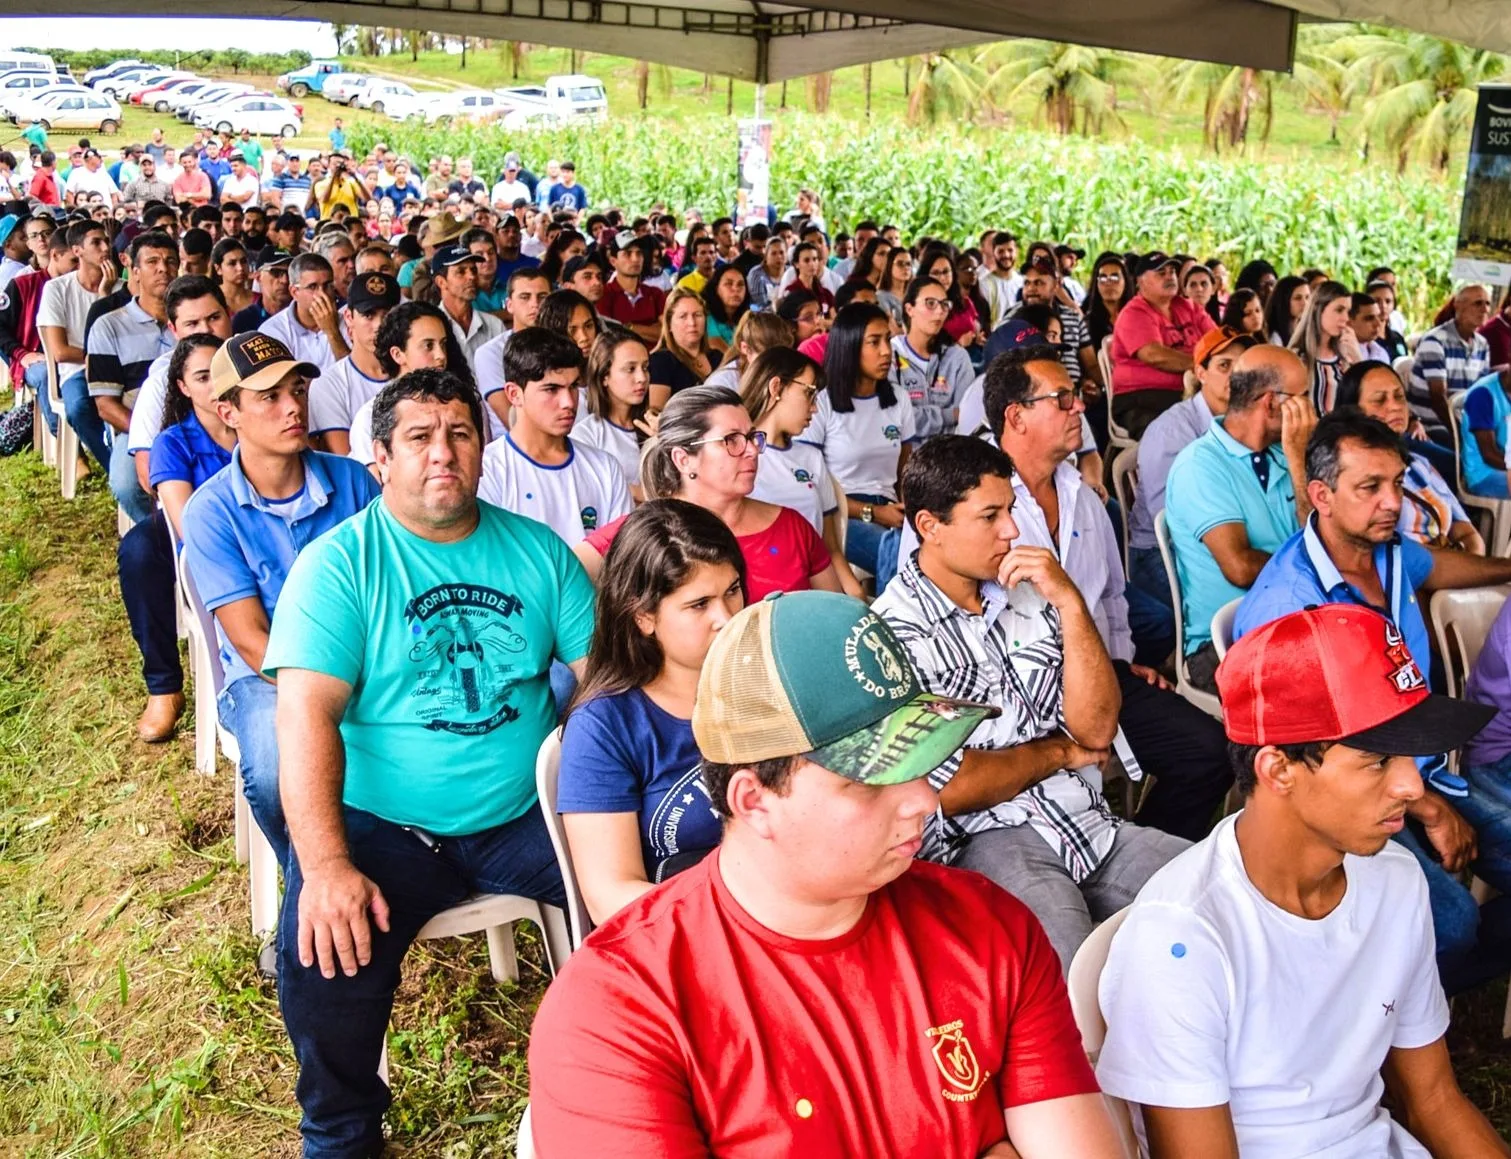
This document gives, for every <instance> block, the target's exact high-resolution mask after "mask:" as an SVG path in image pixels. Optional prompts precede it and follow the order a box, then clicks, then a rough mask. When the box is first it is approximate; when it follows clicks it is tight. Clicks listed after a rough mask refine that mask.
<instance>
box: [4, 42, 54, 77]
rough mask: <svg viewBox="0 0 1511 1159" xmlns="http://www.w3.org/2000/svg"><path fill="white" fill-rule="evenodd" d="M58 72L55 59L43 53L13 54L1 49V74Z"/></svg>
mask: <svg viewBox="0 0 1511 1159" xmlns="http://www.w3.org/2000/svg"><path fill="white" fill-rule="evenodd" d="M17 70H19V71H22V72H57V71H58V66H57V65H56V64H54V63H53V59H52V57H50V56H47V55H46V54H45V53H41V52H11V51H10V50H9V49H5V48H0V73H4V72H13V71H17Z"/></svg>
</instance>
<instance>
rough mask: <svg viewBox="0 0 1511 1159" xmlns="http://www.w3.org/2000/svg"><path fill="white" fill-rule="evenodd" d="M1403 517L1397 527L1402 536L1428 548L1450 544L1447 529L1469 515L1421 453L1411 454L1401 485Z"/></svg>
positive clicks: (1466, 518)
mask: <svg viewBox="0 0 1511 1159" xmlns="http://www.w3.org/2000/svg"><path fill="white" fill-rule="evenodd" d="M1402 491H1403V494H1402V497H1401V517H1400V519H1399V520H1397V522H1396V530H1397V531H1399V532H1400V533H1401V535H1402V537H1404V538H1406V539H1413V540H1416V542H1418V543H1420V544H1423V545H1425V546H1427V547H1447V546H1448V543H1449V540H1448V532H1449V531H1450V530H1451V529H1452V527H1453V525H1454V524H1455V523H1468V522H1469V516H1468V515H1467V514H1465V513H1464V506H1463V504H1461V503H1460V502H1459V501H1458V496H1456V495H1455V494H1454V493H1453V491H1452V490H1451V489H1450V488H1449V486H1448V484H1447V482H1446V481H1445V480H1444V479H1443V476H1442V475H1440V474H1438V470H1437V468H1436V467H1434V466H1433V465H1432V464H1431V463H1429V462H1428V461H1427V460H1426V459H1425V458H1423V457H1422V456H1421V455H1416V454H1414V455H1412V456H1411V463H1410V465H1409V466H1408V467H1407V468H1406V478H1405V480H1404V481H1403V484H1402Z"/></svg>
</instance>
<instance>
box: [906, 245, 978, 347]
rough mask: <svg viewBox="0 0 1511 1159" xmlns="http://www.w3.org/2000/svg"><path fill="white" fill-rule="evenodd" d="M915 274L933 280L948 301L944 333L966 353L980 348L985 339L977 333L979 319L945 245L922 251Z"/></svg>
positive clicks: (948, 247)
mask: <svg viewBox="0 0 1511 1159" xmlns="http://www.w3.org/2000/svg"><path fill="white" fill-rule="evenodd" d="M918 272H919V273H920V274H921V275H923V276H924V277H926V278H933V279H934V281H936V282H938V283H939V284H940V285H941V286H943V287H944V292H945V295H946V296H947V297H948V298H949V300H950V313H949V316H948V317H947V318H946V319H945V320H944V328H945V332H946V333H948V334H949V336H950V337H951V338H953V339H954V340H955V341H956V342H958V343H960V345H961V346H963V347H965V348H966V352H967V353H969V352H970V350H971V348H972V347H974V346H979V345H984V344H985V342H986V336H985V334H983V333H982V330H981V316H980V315H979V314H977V313H976V307H975V306H974V305H972V304H971V301H970V299H969V298H967V297H966V295H965V290H964V289H963V288H962V287H961V285H960V279H959V277H957V276H956V273H955V253H954V247H952V246H950V245H949V244H947V243H945V242H934V243H933V244H931V245H930V246H929V247H928V248H927V249H926V250H924V251H923V257H922V258H921V259H920V260H919V262H918Z"/></svg>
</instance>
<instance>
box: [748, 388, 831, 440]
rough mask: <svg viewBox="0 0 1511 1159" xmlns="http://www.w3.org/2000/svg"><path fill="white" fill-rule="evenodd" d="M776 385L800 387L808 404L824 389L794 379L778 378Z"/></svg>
mask: <svg viewBox="0 0 1511 1159" xmlns="http://www.w3.org/2000/svg"><path fill="white" fill-rule="evenodd" d="M777 383H778V384H779V385H781V386H800V387H802V388H803V393H804V394H805V395H807V396H808V401H809V402H812V401H813V400H814V399H816V398H817V397H818V396H819V395H820V394H822V393H823V390H824V388H823V387H821V386H814V385H813V384H812V383H807V382H799V381H798V380H797V379H795V378H779V379H777ZM739 453H740V452H739V451H736V452H735V454H737V455H738V454H739Z"/></svg>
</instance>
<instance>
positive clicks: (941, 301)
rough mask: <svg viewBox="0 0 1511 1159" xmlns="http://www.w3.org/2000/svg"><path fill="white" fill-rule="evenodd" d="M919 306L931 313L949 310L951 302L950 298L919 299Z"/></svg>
mask: <svg viewBox="0 0 1511 1159" xmlns="http://www.w3.org/2000/svg"><path fill="white" fill-rule="evenodd" d="M918 305H920V306H922V307H923V308H924V309H925V310H929V311H935V310H948V309H949V308H950V300H949V299H948V298H919V299H918Z"/></svg>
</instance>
